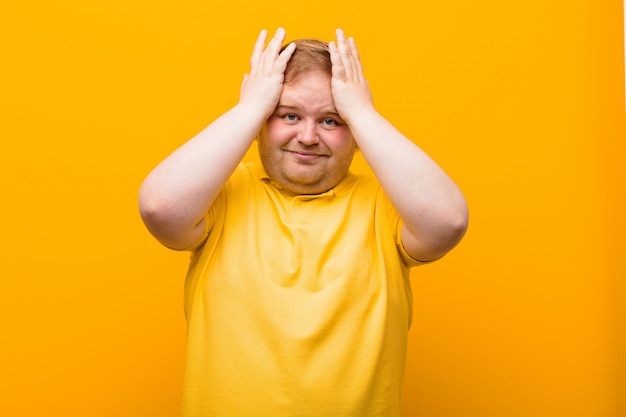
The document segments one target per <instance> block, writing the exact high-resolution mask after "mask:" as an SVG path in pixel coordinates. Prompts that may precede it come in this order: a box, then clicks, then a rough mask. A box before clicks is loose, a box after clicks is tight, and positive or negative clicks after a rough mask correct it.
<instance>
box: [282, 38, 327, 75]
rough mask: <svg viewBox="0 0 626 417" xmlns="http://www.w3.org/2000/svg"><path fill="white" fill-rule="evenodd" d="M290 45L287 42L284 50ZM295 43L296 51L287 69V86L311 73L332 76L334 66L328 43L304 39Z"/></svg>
mask: <svg viewBox="0 0 626 417" xmlns="http://www.w3.org/2000/svg"><path fill="white" fill-rule="evenodd" d="M290 43H291V42H287V43H286V44H285V45H284V46H283V48H282V50H284V49H285V48H286V47H287V45H289V44H290ZM293 43H295V44H296V50H295V51H294V53H293V55H291V58H289V62H288V63H287V68H286V69H285V84H289V83H291V82H293V81H295V80H296V79H297V78H298V77H299V76H301V75H302V74H307V73H311V72H316V71H321V72H324V73H326V74H328V75H330V74H331V71H332V64H331V62H330V51H329V49H328V43H327V42H324V41H320V40H318V39H311V38H303V39H297V40H295V41H293ZM282 50H281V52H282Z"/></svg>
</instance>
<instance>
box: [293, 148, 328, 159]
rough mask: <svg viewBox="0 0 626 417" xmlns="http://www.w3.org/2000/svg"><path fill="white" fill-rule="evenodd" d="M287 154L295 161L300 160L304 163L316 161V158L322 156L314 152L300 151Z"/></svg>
mask: <svg viewBox="0 0 626 417" xmlns="http://www.w3.org/2000/svg"><path fill="white" fill-rule="evenodd" d="M287 152H289V153H291V154H292V155H293V156H295V157H296V158H297V159H301V160H305V161H310V160H313V159H317V158H321V157H323V156H326V155H323V154H318V153H314V152H302V151H289V150H288V151H287Z"/></svg>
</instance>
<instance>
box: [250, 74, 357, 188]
mask: <svg viewBox="0 0 626 417" xmlns="http://www.w3.org/2000/svg"><path fill="white" fill-rule="evenodd" d="M330 82H331V80H330V75H328V74H326V73H324V72H320V71H318V72H314V73H310V74H306V76H305V77H302V78H301V79H298V80H296V82H293V83H291V84H286V85H284V86H283V90H282V93H281V96H280V99H279V103H278V106H277V108H276V111H274V113H273V114H272V115H271V116H270V117H269V119H268V120H267V123H266V124H265V127H264V128H263V130H262V132H261V135H259V143H258V145H259V156H260V158H261V161H262V163H263V166H264V167H265V170H266V171H267V173H268V174H269V176H270V177H271V178H272V179H273V180H274V181H276V182H277V183H278V184H279V185H280V186H281V187H282V188H284V189H286V190H288V191H291V192H293V193H296V194H319V193H322V192H324V191H327V190H329V189H330V188H332V187H334V186H335V185H336V184H337V183H338V182H339V181H341V179H342V178H343V177H344V176H345V175H346V173H347V171H348V168H349V167H350V164H351V163H352V157H353V155H354V151H355V149H356V145H355V142H354V140H353V138H352V134H351V132H350V129H349V128H348V126H347V125H346V123H345V122H344V121H343V120H342V119H341V117H339V114H338V113H337V110H336V109H335V104H334V101H333V97H332V94H331V88H330ZM321 86H322V88H320V87H321Z"/></svg>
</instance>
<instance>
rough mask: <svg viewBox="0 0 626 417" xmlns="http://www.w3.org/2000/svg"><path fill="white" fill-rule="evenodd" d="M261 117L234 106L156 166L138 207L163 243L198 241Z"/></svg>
mask: <svg viewBox="0 0 626 417" xmlns="http://www.w3.org/2000/svg"><path fill="white" fill-rule="evenodd" d="M263 122H264V116H263V114H262V113H260V112H258V111H255V109H251V108H247V107H245V106H244V105H242V104H238V105H236V106H235V107H233V108H232V109H231V110H229V111H228V112H226V113H224V114H223V115H222V116H221V117H220V118H218V119H217V120H215V121H214V122H213V123H212V124H211V125H209V126H208V127H207V128H205V129H204V130H203V131H202V132H200V133H199V134H198V135H196V136H195V137H194V138H192V139H191V140H189V141H188V142H187V143H185V144H184V145H182V146H181V147H180V148H178V149H177V150H176V151H175V152H173V153H172V154H171V155H170V156H168V157H167V158H166V159H165V160H164V161H163V162H162V163H160V164H159V165H158V166H157V167H156V168H155V169H154V170H153V171H152V172H151V173H150V174H149V175H148V177H147V178H146V180H145V181H144V183H143V185H142V187H141V190H140V193H139V207H140V212H141V214H142V217H143V219H144V222H145V223H146V226H147V227H148V229H149V230H150V231H151V232H152V233H153V234H154V235H155V236H156V237H157V238H158V239H159V240H161V241H162V242H163V243H165V244H167V245H169V246H173V247H184V246H186V244H188V243H193V242H192V241H193V239H194V238H196V237H199V234H200V233H201V231H202V230H201V229H203V227H202V224H201V223H202V222H203V219H204V216H205V214H206V212H207V211H208V209H209V207H210V205H211V203H212V202H213V200H214V199H215V197H216V196H217V194H218V193H219V191H220V189H221V188H222V186H223V185H224V183H225V182H226V180H227V179H228V178H229V176H230V175H231V174H232V172H233V171H234V170H235V168H236V167H237V164H238V163H239V162H240V161H241V159H242V157H243V155H244V154H245V152H246V151H247V149H248V148H249V147H250V144H251V143H252V142H253V140H254V138H255V136H256V134H257V132H258V131H259V130H260V128H261V126H262V123H263Z"/></svg>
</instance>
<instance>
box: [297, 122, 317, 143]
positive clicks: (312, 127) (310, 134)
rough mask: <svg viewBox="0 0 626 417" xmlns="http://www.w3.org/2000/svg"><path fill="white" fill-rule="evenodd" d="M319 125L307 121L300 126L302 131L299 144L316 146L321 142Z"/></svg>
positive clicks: (299, 135)
mask: <svg viewBox="0 0 626 417" xmlns="http://www.w3.org/2000/svg"><path fill="white" fill-rule="evenodd" d="M317 128H318V127H317V123H315V122H312V121H307V122H304V123H302V124H300V131H299V132H298V142H300V143H302V144H303V145H315V144H316V143H318V142H319V141H320V138H319V135H318V131H317Z"/></svg>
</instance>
